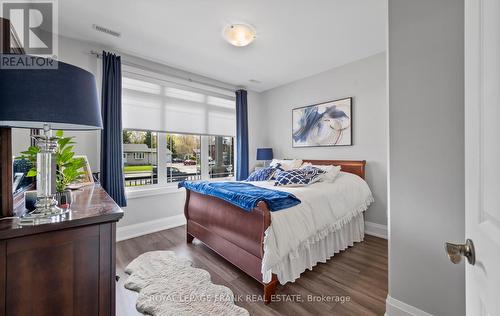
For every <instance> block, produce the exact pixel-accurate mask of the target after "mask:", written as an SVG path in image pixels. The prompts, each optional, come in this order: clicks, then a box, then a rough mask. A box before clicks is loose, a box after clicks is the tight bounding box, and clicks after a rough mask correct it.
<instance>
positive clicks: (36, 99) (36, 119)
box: [0, 56, 102, 130]
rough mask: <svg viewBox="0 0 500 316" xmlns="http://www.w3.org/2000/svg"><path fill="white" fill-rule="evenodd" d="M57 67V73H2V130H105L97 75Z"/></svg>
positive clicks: (0, 112) (0, 99) (0, 108)
mask: <svg viewBox="0 0 500 316" xmlns="http://www.w3.org/2000/svg"><path fill="white" fill-rule="evenodd" d="M0 57H1V56H0ZM57 64H58V68H57V69H29V70H28V69H2V70H1V71H0V126H7V127H22V128H43V126H44V124H50V128H52V129H64V130H91V129H101V128H102V120H101V111H100V106H99V101H98V98H97V87H96V82H95V78H94V75H93V74H91V73H90V72H88V71H86V70H83V69H81V68H78V67H75V66H73V65H70V64H66V63H63V62H60V61H57Z"/></svg>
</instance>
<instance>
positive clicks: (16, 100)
mask: <svg viewBox="0 0 500 316" xmlns="http://www.w3.org/2000/svg"><path fill="white" fill-rule="evenodd" d="M3 56H6V55H3ZM16 56H19V55H16ZM0 57H2V56H0ZM54 62H55V63H57V64H58V67H57V68H55V69H26V68H19V69H1V70H0V126H1V127H18V128H37V129H43V134H42V135H36V136H33V137H34V138H35V139H36V143H37V146H38V147H39V149H40V152H39V153H38V154H37V176H36V186H37V201H36V204H35V206H36V209H35V210H34V211H33V212H31V213H28V214H26V215H25V217H27V218H34V219H36V218H47V217H52V216H57V215H61V214H64V212H65V211H64V210H62V209H60V208H59V207H58V206H57V201H56V200H55V198H54V195H53V194H52V192H51V183H52V181H51V177H52V172H51V166H52V159H53V153H54V152H55V150H56V149H57V140H58V138H57V137H53V136H52V133H51V130H52V129H61V130H95V129H101V128H102V120H101V112H100V106H99V101H98V98H97V88H96V82H95V78H94V75H93V74H91V73H90V72H88V71H86V70H83V69H81V68H78V67H75V66H73V65H70V64H66V63H63V62H60V61H59V62H58V61H54ZM66 211H67V210H66Z"/></svg>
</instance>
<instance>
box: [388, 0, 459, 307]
mask: <svg viewBox="0 0 500 316" xmlns="http://www.w3.org/2000/svg"><path fill="white" fill-rule="evenodd" d="M463 39H464V3H463V1H457V0H419V1H414V0H389V113H390V116H389V121H390V128H389V130H390V145H389V147H390V159H389V160H390V168H389V169H390V211H389V218H390V241H389V242H390V246H389V295H390V298H393V299H396V300H398V301H400V302H403V303H406V304H409V305H411V306H413V307H416V308H418V309H419V310H423V311H425V312H428V313H431V314H434V315H464V314H465V304H464V300H465V292H464V265H463V264H459V265H453V264H451V263H450V262H449V260H448V258H447V256H446V254H445V252H444V249H443V245H444V242H445V241H457V242H460V241H462V242H463V241H464V130H463V129H464V97H463V89H464V57H463V51H464V40H463ZM390 298H389V299H388V311H393V310H394V306H393V304H390V301H391V299H390ZM396 305H397V304H396ZM397 312H398V311H397V308H396V311H395V312H393V313H390V312H389V316H390V315H399V314H398V313H397Z"/></svg>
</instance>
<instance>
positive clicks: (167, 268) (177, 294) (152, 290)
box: [125, 251, 249, 316]
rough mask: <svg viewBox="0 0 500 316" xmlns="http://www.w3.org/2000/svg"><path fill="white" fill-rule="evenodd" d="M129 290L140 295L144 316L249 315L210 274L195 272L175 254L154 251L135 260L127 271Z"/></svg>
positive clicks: (231, 294) (139, 299)
mask: <svg viewBox="0 0 500 316" xmlns="http://www.w3.org/2000/svg"><path fill="white" fill-rule="evenodd" d="M125 272H126V273H127V274H129V277H128V278H127V280H126V282H125V287H126V288H127V289H130V290H133V291H136V292H139V297H138V299H137V303H136V307H137V310H138V311H139V312H141V313H143V314H147V315H153V316H166V315H231V316H232V315H242V316H243V315H249V313H248V311H247V310H246V309H244V308H242V307H239V306H237V305H235V304H234V296H233V292H232V291H231V290H230V289H229V288H227V287H225V286H222V285H217V284H213V283H212V282H211V281H210V274H209V273H208V272H207V271H205V270H203V269H197V268H193V267H192V266H191V262H190V261H189V260H188V259H185V258H178V257H177V256H176V255H175V253H174V252H173V251H151V252H146V253H144V254H142V255H140V256H139V257H137V258H135V259H134V260H133V261H132V262H131V263H130V264H129V265H128V266H127V267H126V268H125Z"/></svg>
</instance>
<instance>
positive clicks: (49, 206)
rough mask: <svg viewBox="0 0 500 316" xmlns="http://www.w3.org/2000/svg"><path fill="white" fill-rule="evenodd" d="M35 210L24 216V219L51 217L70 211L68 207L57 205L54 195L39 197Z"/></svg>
mask: <svg viewBox="0 0 500 316" xmlns="http://www.w3.org/2000/svg"><path fill="white" fill-rule="evenodd" d="M35 207H36V208H35V210H34V211H32V212H30V213H27V214H25V215H24V216H23V218H22V219H23V220H30V219H41V218H50V217H54V216H59V215H64V214H66V213H68V212H69V209H67V208H60V207H58V206H57V201H56V200H55V199H54V197H53V196H41V197H37V201H36V203H35Z"/></svg>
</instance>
